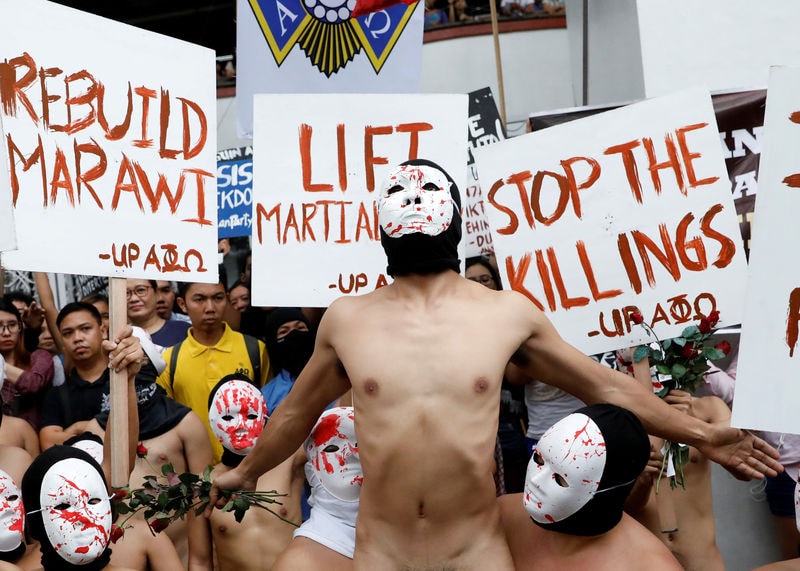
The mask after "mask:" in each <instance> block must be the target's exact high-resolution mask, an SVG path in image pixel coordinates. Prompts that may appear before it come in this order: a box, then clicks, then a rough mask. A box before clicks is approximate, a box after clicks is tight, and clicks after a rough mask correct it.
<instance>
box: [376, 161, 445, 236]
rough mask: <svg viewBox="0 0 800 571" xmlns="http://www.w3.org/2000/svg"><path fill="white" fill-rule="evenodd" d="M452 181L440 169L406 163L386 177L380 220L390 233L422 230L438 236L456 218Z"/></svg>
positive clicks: (387, 232) (379, 204) (385, 230)
mask: <svg viewBox="0 0 800 571" xmlns="http://www.w3.org/2000/svg"><path fill="white" fill-rule="evenodd" d="M453 204H454V203H453V197H452V195H451V194H450V181H449V180H448V179H447V176H446V175H445V174H444V173H443V172H442V171H440V170H439V169H436V168H433V167H429V166H411V165H405V166H401V167H398V168H397V169H395V170H394V171H393V172H392V173H391V174H390V175H389V176H388V177H387V179H386V180H385V181H384V184H383V187H382V189H381V193H380V195H379V197H378V221H379V223H380V225H381V228H382V229H383V231H384V232H386V234H387V235H389V236H390V237H399V236H405V235H406V234H414V233H421V234H426V235H428V236H438V235H439V234H441V233H442V232H444V231H445V230H447V229H448V228H449V227H450V223H451V222H452V221H453Z"/></svg>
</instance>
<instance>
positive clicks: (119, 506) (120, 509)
mask: <svg viewBox="0 0 800 571" xmlns="http://www.w3.org/2000/svg"><path fill="white" fill-rule="evenodd" d="M114 509H115V510H116V512H117V513H118V514H120V515H124V514H127V513H130V512H131V508H130V506H128V505H127V504H126V503H125V502H118V503H115V504H114Z"/></svg>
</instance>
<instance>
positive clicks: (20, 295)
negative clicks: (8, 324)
mask: <svg viewBox="0 0 800 571" xmlns="http://www.w3.org/2000/svg"><path fill="white" fill-rule="evenodd" d="M3 300H4V301H7V302H8V303H11V302H13V301H22V302H24V303H25V305H30V304H31V303H33V302H34V301H35V300H34V299H33V296H32V295H29V294H27V293H25V292H24V291H21V290H18V289H16V290H12V291H9V292H7V293H5V294H3Z"/></svg>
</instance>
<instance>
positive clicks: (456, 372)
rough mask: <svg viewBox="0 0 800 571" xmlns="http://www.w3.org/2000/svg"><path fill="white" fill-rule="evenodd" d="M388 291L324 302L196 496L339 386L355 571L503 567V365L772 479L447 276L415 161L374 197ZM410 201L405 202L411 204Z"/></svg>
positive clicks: (453, 204)
mask: <svg viewBox="0 0 800 571" xmlns="http://www.w3.org/2000/svg"><path fill="white" fill-rule="evenodd" d="M378 194H379V196H378V212H379V223H380V226H381V244H382V245H383V247H384V250H385V251H386V254H387V258H388V262H389V264H388V268H387V272H388V273H389V274H390V275H392V276H393V277H394V282H393V283H392V284H390V285H388V286H386V287H382V288H380V289H378V290H376V291H374V292H371V293H369V294H366V295H363V296H356V297H344V298H341V299H338V300H336V301H335V302H334V303H332V304H331V306H330V308H329V309H328V311H327V312H326V313H325V315H324V317H323V319H322V321H321V323H320V326H319V331H318V334H317V339H316V345H315V348H314V354H313V356H312V357H311V359H310V360H309V362H308V364H307V365H306V367H305V369H304V370H303V372H302V374H301V375H300V377H299V378H298V379H297V381H296V383H295V386H294V388H293V389H292V391H291V392H290V393H289V396H288V397H287V398H286V400H284V401H283V402H282V403H281V406H280V407H278V409H277V411H276V412H275V414H274V415H273V417H272V418H271V420H270V422H269V423H268V424H267V427H266V429H265V431H264V434H263V435H262V436H261V438H259V441H258V444H257V445H256V448H255V450H254V451H253V452H252V453H251V454H249V455H248V456H247V458H246V459H245V460H244V461H243V462H242V464H241V465H240V466H239V467H238V468H237V469H235V470H232V471H230V472H228V473H227V474H222V475H220V476H219V477H218V478H217V480H216V481H215V485H214V487H213V488H212V490H211V498H210V499H211V500H212V501H211V502H210V505H209V507H208V508H207V510H206V513H207V514H208V515H210V513H211V511H212V510H213V506H214V500H216V506H217V507H221V506H223V505H224V498H219V497H218V494H219V490H220V489H227V490H235V489H242V488H249V489H252V488H253V487H254V486H255V484H256V479H257V477H258V475H260V474H262V473H264V472H265V471H267V470H269V469H271V468H273V467H274V466H276V465H277V464H279V463H280V462H282V461H283V459H285V458H286V457H288V456H289V455H290V454H293V453H294V451H295V450H296V449H297V447H298V446H299V445H300V443H302V442H303V440H304V439H305V438H306V436H307V435H308V434H309V432H310V430H311V428H312V426H313V425H314V422H316V419H317V418H318V417H319V415H320V413H321V412H322V410H323V409H324V408H325V407H326V406H327V405H328V403H330V402H332V401H334V400H336V399H337V398H338V397H339V396H340V395H341V394H343V393H344V392H345V391H346V390H348V389H350V388H351V387H352V391H353V403H354V407H355V409H356V411H357V413H358V421H357V425H356V432H357V434H358V447H359V453H360V455H361V463H362V467H363V472H364V485H363V488H362V491H361V504H360V508H359V509H360V511H359V517H358V522H357V524H356V549H355V554H354V558H353V563H354V566H355V568H356V569H387V570H388V569H409V568H410V569H463V570H469V569H485V568H486V567H487V562H491V568H492V569H494V570H497V571H502V570H509V569H512V567H513V563H512V560H511V555H510V553H509V549H508V546H507V544H506V541H505V538H504V535H503V530H502V527H501V525H500V514H499V508H498V505H497V501H496V499H495V489H494V483H493V480H492V470H493V467H494V459H493V453H494V448H495V440H496V435H497V410H498V406H499V399H500V384H501V382H502V379H503V371H504V369H505V366H506V364H507V363H508V361H509V360H511V359H512V358H513V360H514V362H515V363H516V364H517V365H519V366H520V367H522V369H523V370H524V371H525V373H526V374H527V375H529V376H531V377H533V378H536V379H541V380H542V381H545V382H548V383H550V384H554V385H556V386H558V387H559V388H562V389H564V390H566V391H568V392H570V393H573V394H574V395H575V396H577V397H578V398H580V399H581V400H582V401H584V402H586V403H596V402H602V401H606V402H613V403H614V404H617V405H620V406H623V407H625V408H628V409H630V410H632V411H633V412H634V413H635V414H637V415H638V416H639V417H640V418H641V419H642V422H643V423H644V425H645V427H646V428H647V429H648V430H649V431H655V432H657V433H659V434H660V435H662V436H664V437H666V438H670V439H672V440H676V441H682V442H687V443H691V444H695V445H697V446H698V447H700V448H701V450H703V451H704V452H705V453H706V454H707V455H709V456H711V457H712V458H713V459H715V460H717V461H720V462H722V463H723V464H724V465H726V466H727V467H728V468H729V469H731V470H733V471H734V472H736V473H737V474H738V475H739V476H740V477H744V478H752V477H762V475H763V473H765V472H766V473H769V474H774V473H777V471H778V470H780V469H781V466H780V464H779V463H778V462H777V461H776V460H775V459H774V458H776V457H777V454H776V452H775V451H774V450H773V449H772V448H771V447H770V446H768V445H767V444H766V443H765V442H763V441H762V440H760V439H758V438H756V437H754V436H752V435H750V434H746V433H744V432H743V431H740V430H738V429H734V428H724V427H720V426H713V425H709V424H707V423H705V422H702V421H700V420H698V419H694V418H691V417H688V416H686V415H684V414H682V413H680V412H679V411H677V410H674V409H672V408H671V407H670V406H668V405H666V404H665V403H663V402H661V401H660V400H659V399H658V397H656V396H655V395H653V394H652V393H649V392H648V391H645V390H644V387H641V386H639V385H638V384H637V383H632V382H631V381H630V379H629V378H628V377H627V376H625V375H624V374H623V373H619V372H617V371H612V370H610V369H608V368H606V367H603V366H602V365H600V364H598V363H597V362H595V361H593V360H592V359H590V358H589V357H587V356H585V355H583V354H582V353H581V352H580V351H578V350H577V349H575V348H574V347H572V346H570V345H569V344H567V343H566V342H564V341H563V340H562V339H561V337H559V335H558V333H557V332H556V330H555V328H554V327H553V326H552V324H551V323H550V322H549V320H548V319H547V318H546V317H545V315H544V314H543V313H542V312H541V311H539V310H538V309H537V308H536V307H535V305H534V304H532V303H531V302H530V300H528V299H527V298H526V297H525V296H524V295H522V294H519V293H517V292H514V291H494V290H490V289H488V288H486V287H484V286H482V285H481V284H479V283H474V282H471V281H469V280H466V279H464V278H463V277H461V276H460V275H459V273H458V271H459V267H460V265H459V259H458V249H457V245H458V242H459V240H460V238H461V218H460V215H459V209H460V198H459V196H458V190H457V188H456V187H455V184H454V183H453V181H452V179H450V177H449V176H448V175H447V174H446V173H444V172H443V171H442V170H441V169H440V168H439V167H438V166H436V165H435V164H433V163H430V162H429V161H422V160H415V161H409V162H408V163H406V164H405V166H401V167H400V168H398V169H396V170H394V171H393V172H392V173H391V175H390V176H389V179H388V181H387V182H385V183H384V185H383V188H382V189H381V191H380V192H379V193H378ZM412 205H413V206H412Z"/></svg>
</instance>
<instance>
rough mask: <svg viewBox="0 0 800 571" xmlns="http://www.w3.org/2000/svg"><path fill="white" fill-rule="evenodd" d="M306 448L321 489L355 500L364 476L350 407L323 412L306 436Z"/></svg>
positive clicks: (347, 499)
mask: <svg viewBox="0 0 800 571" xmlns="http://www.w3.org/2000/svg"><path fill="white" fill-rule="evenodd" d="M305 448H306V455H307V456H308V461H309V462H310V464H311V466H312V467H313V469H314V471H315V472H316V474H317V476H318V477H319V479H320V483H321V484H322V487H323V488H325V489H326V490H327V491H328V492H329V493H330V494H331V495H333V496H334V497H336V498H338V499H340V500H344V501H355V500H357V499H358V497H359V494H360V493H361V485H362V483H363V482H364V475H363V473H362V472H361V460H360V459H359V456H358V440H357V439H356V429H355V420H354V412H353V407H351V406H342V407H337V408H332V409H330V410H327V411H325V412H324V413H323V414H322V416H320V417H319V420H318V421H317V424H315V425H314V428H313V429H312V430H311V434H310V435H309V437H308V438H307V439H306V445H305Z"/></svg>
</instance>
